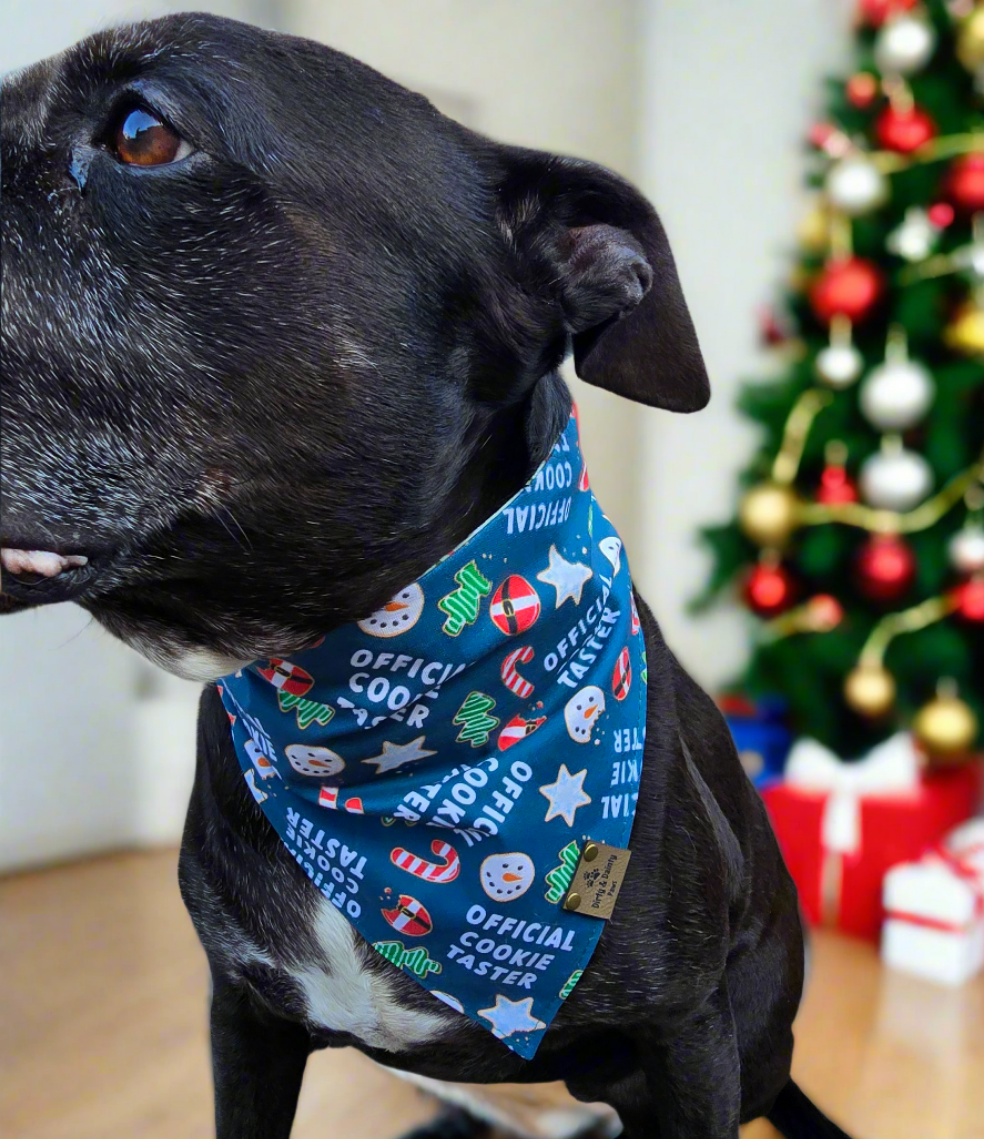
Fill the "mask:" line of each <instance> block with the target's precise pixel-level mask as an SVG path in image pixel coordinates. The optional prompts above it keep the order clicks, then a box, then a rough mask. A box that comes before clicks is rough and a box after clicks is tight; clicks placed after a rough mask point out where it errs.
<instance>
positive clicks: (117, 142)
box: [111, 107, 192, 166]
mask: <svg viewBox="0 0 984 1139" xmlns="http://www.w3.org/2000/svg"><path fill="white" fill-rule="evenodd" d="M111 144H112V148H113V150H114V151H115V152H116V155H117V157H118V158H119V160H120V161H121V162H123V163H125V164H126V165H127V166H167V165H169V164H170V163H172V162H180V161H181V159H182V158H187V157H188V155H189V154H191V151H192V147H191V144H190V143H189V142H186V141H185V140H184V139H183V138H182V137H181V136H180V135H179V134H178V133H177V132H176V131H174V130H172V129H171V127H169V126H168V125H167V123H165V122H164V121H163V120H162V119H160V118H158V116H157V115H155V114H154V113H153V111H147V110H144V108H142V107H135V108H133V109H132V110H130V111H127V112H126V114H124V115H123V116H122V117H121V119H120V121H119V125H118V126H117V127H116V130H115V132H114V133H113V136H112V139H111Z"/></svg>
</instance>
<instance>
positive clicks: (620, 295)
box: [498, 149, 710, 411]
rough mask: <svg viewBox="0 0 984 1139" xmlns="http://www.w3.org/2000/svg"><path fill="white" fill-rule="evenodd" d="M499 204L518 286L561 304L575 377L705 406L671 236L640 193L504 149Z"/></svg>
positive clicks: (702, 371)
mask: <svg viewBox="0 0 984 1139" xmlns="http://www.w3.org/2000/svg"><path fill="white" fill-rule="evenodd" d="M498 207H499V218H498V221H499V225H500V228H501V229H502V231H503V233H504V234H505V236H506V238H507V240H508V241H509V243H510V245H511V247H512V250H513V252H514V254H515V255H516V257H517V258H518V262H519V270H518V271H519V274H520V282H519V283H520V287H521V288H522V289H523V290H527V291H529V292H530V293H532V294H533V296H535V297H536V298H537V299H538V300H539V301H541V302H545V303H546V305H547V306H548V307H550V308H551V309H552V312H553V315H554V316H555V317H556V316H557V313H558V307H559V314H560V319H561V322H562V328H563V331H565V332H566V333H567V334H568V335H569V337H570V340H571V342H572V345H573V349H574V364H575V368H576V370H577V374H578V375H579V376H580V377H581V379H583V380H585V381H587V382H588V383H589V384H594V385H596V386H597V387H600V388H605V389H607V390H608V391H611V392H615V393H616V394H618V395H621V396H625V397H626V398H628V399H632V400H636V401H637V402H639V403H644V404H648V405H649V406H650V407H662V408H666V409H668V410H670V411H698V410H700V408H702V407H704V406H705V405H706V404H707V401H708V399H709V398H710V385H709V383H708V379H707V370H706V368H705V366H704V360H703V357H702V356H701V351H700V345H699V344H698V342H697V334H696V332H695V331H694V325H693V321H692V320H691V317H690V312H689V311H688V309H687V303H686V301H685V300H684V299H683V290H682V289H681V287H680V279H679V277H678V276H677V271H676V265H675V263H674V260H673V254H672V253H671V252H670V245H669V241H668V240H667V237H666V233H665V231H664V229H663V226H662V224H661V223H660V220H659V218H658V217H657V216H656V211H655V210H654V209H653V207H652V206H651V205H650V204H649V202H648V201H646V199H645V198H644V197H643V196H642V194H640V193H639V192H638V190H636V189H635V188H634V187H633V186H631V185H630V184H629V183H628V182H626V181H624V180H623V179H622V178H620V177H618V175H616V174H613V173H612V172H611V171H609V170H605V169H604V168H603V167H600V166H595V165H594V164H593V163H589V162H581V161H577V160H574V159H568V158H556V157H553V156H550V155H543V154H537V153H535V152H531V151H524V150H512V149H510V150H509V151H507V159H506V173H505V177H504V178H503V179H502V181H501V182H500V185H499V201H498Z"/></svg>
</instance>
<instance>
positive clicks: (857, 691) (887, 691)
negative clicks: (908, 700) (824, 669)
mask: <svg viewBox="0 0 984 1139" xmlns="http://www.w3.org/2000/svg"><path fill="white" fill-rule="evenodd" d="M895 694H896V687H895V680H894V678H893V677H892V674H891V673H890V672H889V671H888V669H886V668H883V667H882V666H881V665H880V664H859V665H858V666H857V668H855V669H854V670H853V671H852V672H849V673H848V674H847V679H846V680H845V681H844V699H845V700H846V701H847V702H848V704H849V705H850V706H851V707H852V708H853V709H854V711H855V712H858V713H860V714H861V715H862V716H866V717H867V718H868V719H869V720H876V719H878V718H879V717H880V716H884V715H885V714H886V713H887V712H890V711H891V710H892V707H893V705H894V704H895Z"/></svg>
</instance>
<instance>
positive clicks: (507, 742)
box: [499, 716, 547, 751]
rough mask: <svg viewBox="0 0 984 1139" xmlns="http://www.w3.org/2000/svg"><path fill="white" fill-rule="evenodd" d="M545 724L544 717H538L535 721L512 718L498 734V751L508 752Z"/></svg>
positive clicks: (545, 719) (518, 717) (520, 717)
mask: <svg viewBox="0 0 984 1139" xmlns="http://www.w3.org/2000/svg"><path fill="white" fill-rule="evenodd" d="M546 722H547V717H546V716H538V717H537V718H536V719H535V720H524V719H523V717H522V716H513V718H512V719H511V720H510V721H509V723H508V724H506V726H505V727H504V728H503V729H502V731H501V732H500V733H499V751H508V750H509V748H511V747H512V746H513V745H514V744H518V743H519V741H520V740H525V739H526V737H527V736H531V735H533V733H534V732H535V731H536V729H537V728H538V727H539V726H540V725H541V724H545V723H546Z"/></svg>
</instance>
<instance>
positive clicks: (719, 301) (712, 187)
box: [633, 0, 855, 687]
mask: <svg viewBox="0 0 984 1139" xmlns="http://www.w3.org/2000/svg"><path fill="white" fill-rule="evenodd" d="M854 7H855V4H854V0H741V2H740V3H736V2H735V0H648V3H647V4H646V18H645V28H644V32H643V41H644V53H645V61H644V65H643V69H642V74H643V88H642V108H643V115H644V120H645V127H644V129H643V133H642V136H641V140H640V150H641V153H640V170H641V177H642V186H643V188H644V189H645V190H646V192H647V193H648V194H649V195H650V196H651V198H652V199H653V201H654V202H655V203H656V204H657V206H658V208H659V210H660V213H661V214H662V217H663V220H664V222H665V223H666V226H667V229H668V231H669V234H670V238H671V240H672V243H673V248H674V250H675V252H676V256H677V260H678V263H679V265H680V270H681V275H682V277H683V282H684V288H685V290H686V293H687V297H688V300H689V302H690V307H691V310H692V312H693V315H694V319H695V321H696V324H697V329H698V332H699V334H700V338H701V343H702V345H703V348H704V355H705V357H706V359H707V362H708V365H709V368H710V372H711V382H712V388H713V393H714V394H713V399H712V402H711V406H710V407H709V408H708V410H707V411H705V412H703V413H702V414H700V415H696V416H690V417H683V416H681V417H670V416H666V415H662V414H660V413H656V412H643V413H642V416H643V417H644V423H645V428H644V433H645V434H644V446H643V455H644V457H643V462H642V465H641V468H640V476H641V481H642V484H643V486H644V494H645V498H644V502H645V508H644V510H643V513H642V518H641V520H640V527H641V539H642V540H641V548H640V550H639V551H638V552H637V553H636V555H635V558H634V561H633V566H634V570H635V573H636V577H637V579H638V580H639V582H640V585H641V588H642V590H643V592H644V593H645V595H646V596H647V598H648V599H649V601H650V603H651V604H652V605H653V606H654V608H655V610H656V614H657V616H658V617H659V619H660V621H661V623H662V625H663V631H664V633H665V635H666V637H667V640H668V641H669V643H670V645H671V646H672V647H673V648H674V649H675V651H676V652H677V653H678V655H679V656H680V657H681V658H682V660H683V662H684V664H685V665H686V666H687V667H688V668H689V669H690V670H691V671H692V672H693V673H694V675H695V676H697V678H698V679H699V680H700V681H701V682H702V683H704V684H705V685H707V686H709V687H713V685H714V684H715V683H718V682H721V681H724V680H727V679H729V678H730V677H731V676H732V675H734V673H735V672H736V671H737V669H738V668H739V667H740V665H741V662H742V661H743V659H744V657H745V654H746V653H747V648H748V629H747V627H746V625H745V621H744V619H743V616H742V614H741V613H740V611H739V610H738V609H737V607H735V606H731V607H728V608H725V609H723V610H722V611H721V612H720V613H718V614H716V615H715V616H713V617H712V618H709V619H706V620H702V621H700V622H694V621H693V619H692V618H690V617H688V616H687V614H686V603H687V601H688V600H689V599H690V598H691V597H693V595H694V594H695V593H696V592H697V590H698V588H699V586H701V585H702V584H703V582H704V580H705V578H706V575H707V571H708V568H709V564H710V563H709V560H708V559H707V557H706V555H705V554H704V553H703V551H701V550H699V549H698V548H697V546H696V545H695V532H696V530H697V528H698V527H699V526H700V525H702V524H706V523H713V522H720V521H724V520H726V519H727V518H728V517H729V515H730V512H731V510H732V509H733V507H734V504H735V495H736V491H735V482H734V479H735V475H736V473H737V471H738V470H739V468H740V467H741V466H742V465H743V464H744V463H745V462H746V461H747V460H748V457H749V454H750V451H751V449H752V447H753V445H754V443H755V433H754V429H753V428H752V427H751V426H750V425H749V424H748V423H746V422H745V421H743V420H741V419H739V418H738V416H737V415H736V413H735V411H734V406H733V404H734V398H735V395H736V392H737V386H738V380H739V378H740V377H742V376H748V375H755V374H762V371H761V369H762V357H761V355H760V353H759V351H758V348H757V339H758V337H757V327H758V326H757V319H756V312H757V308H758V306H759V305H760V304H761V303H763V302H766V301H768V300H769V298H770V297H772V296H774V295H776V294H775V292H774V290H775V289H776V288H777V287H778V285H779V283H780V282H781V280H782V278H783V277H784V276H785V275H786V274H787V272H788V269H789V267H790V263H789V261H788V259H787V258H786V254H787V253H788V252H789V251H790V250H792V249H794V248H795V238H794V233H795V227H796V223H797V221H798V220H799V217H800V215H801V211H802V208H803V204H804V202H805V192H804V191H803V189H802V178H803V174H804V172H805V156H804V154H803V151H802V140H803V138H804V136H805V134H806V131H807V129H808V127H809V125H810V123H811V122H813V121H814V119H815V118H816V117H817V116H818V115H819V114H820V113H821V112H822V110H823V107H824V102H823V92H822V89H821V84H822V79H823V77H824V75H826V74H828V73H831V72H836V71H838V70H843V69H845V68H846V66H847V60H848V58H849V57H848V54H847V51H848V46H849V36H850V13H851V12H852V11H853V10H854ZM756 369H758V371H756ZM766 374H767V373H766Z"/></svg>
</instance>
